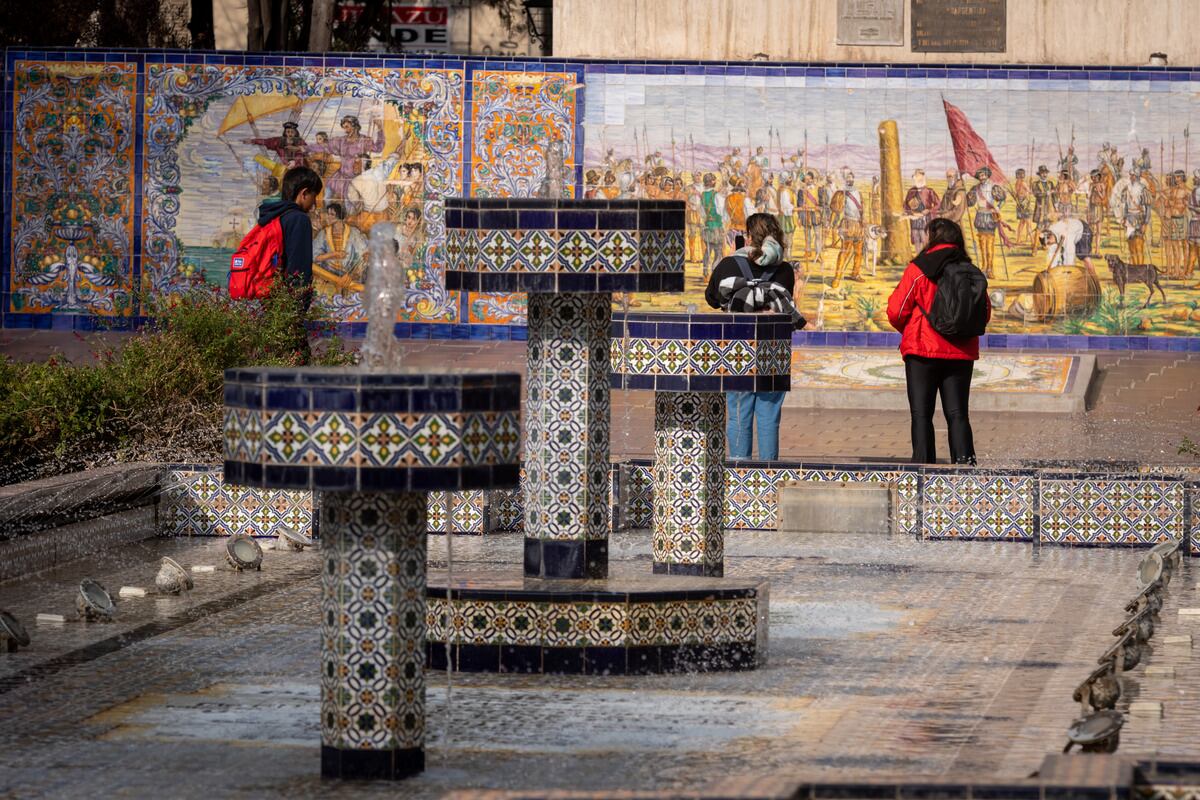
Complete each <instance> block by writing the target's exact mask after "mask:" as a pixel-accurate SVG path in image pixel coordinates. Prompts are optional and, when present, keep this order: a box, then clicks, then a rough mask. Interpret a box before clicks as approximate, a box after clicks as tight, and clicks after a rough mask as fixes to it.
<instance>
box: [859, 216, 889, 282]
mask: <svg viewBox="0 0 1200 800" xmlns="http://www.w3.org/2000/svg"><path fill="white" fill-rule="evenodd" d="M864 236H865V238H866V251H867V258H869V259H870V260H871V276H872V277H874V276H875V268H876V267H877V266H878V265H879V251H880V248H882V247H883V240H884V239H886V238H887V231H886V230H884V228H883V226H882V225H868V226H867V228H866V231H865V233H864Z"/></svg>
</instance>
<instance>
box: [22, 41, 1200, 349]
mask: <svg viewBox="0 0 1200 800" xmlns="http://www.w3.org/2000/svg"><path fill="white" fill-rule="evenodd" d="M5 73H6V76H7V82H6V85H5V109H6V113H5V117H4V120H5V122H4V137H5V143H6V144H5V154H6V158H7V159H9V161H8V163H7V164H6V168H7V169H8V174H10V175H11V176H12V179H11V181H10V182H9V183H7V184H6V185H5V189H4V208H5V220H4V225H3V234H4V252H3V256H4V262H5V266H4V269H3V271H2V273H0V274H3V287H2V288H3V297H2V303H0V309H2V310H3V325H4V326H5V327H52V326H58V327H63V326H66V327H75V328H83V329H88V328H91V327H94V326H95V325H96V324H97V322H98V321H99V320H100V319H108V320H109V321H110V324H111V321H112V320H116V321H117V322H118V323H119V322H120V321H121V320H123V319H125V318H126V317H130V316H134V317H136V313H137V308H138V306H137V301H136V299H135V297H136V294H137V292H138V290H140V289H142V288H145V289H148V290H150V291H151V292H152V293H156V294H158V295H163V294H171V293H175V292H178V291H180V290H182V289H183V288H185V287H187V286H189V285H192V284H193V283H196V282H200V281H204V282H207V283H210V284H215V285H221V284H222V283H223V282H224V279H225V274H226V272H227V265H228V260H229V255H230V252H231V250H232V247H233V245H234V244H236V241H237V240H238V239H239V238H240V236H241V234H242V233H244V232H245V230H246V229H247V227H248V226H249V225H250V224H251V223H252V222H253V220H254V218H255V208H256V206H257V205H258V203H259V202H260V201H261V200H262V199H264V198H266V197H269V196H271V195H272V194H273V193H275V192H276V191H277V190H278V186H277V184H278V180H279V176H280V174H281V173H282V170H283V169H284V168H286V167H287V166H288V165H290V164H294V163H306V164H308V165H310V166H312V167H314V168H315V169H317V170H319V171H320V172H322V173H323V174H324V176H325V179H326V183H327V189H326V192H325V194H324V196H323V197H322V199H321V206H320V208H319V209H318V210H317V211H316V212H315V213H314V222H315V229H316V236H315V239H314V252H315V253H316V254H317V257H318V262H317V266H318V271H317V280H316V283H317V288H318V289H319V294H320V298H321V299H320V302H321V305H322V307H323V308H325V309H326V311H327V312H328V314H329V315H330V316H331V317H332V318H333V319H335V320H337V321H339V322H341V323H343V324H344V326H345V332H347V333H351V334H358V333H360V332H361V323H362V321H363V319H362V305H361V302H360V297H359V295H360V293H361V286H362V279H363V276H364V270H365V267H366V260H365V247H366V234H367V232H368V231H369V229H370V227H371V225H372V224H374V223H375V222H378V221H380V220H388V221H395V222H397V223H398V224H399V225H400V226H401V227H402V228H407V233H408V234H409V235H411V236H415V237H416V238H417V239H418V241H419V242H420V247H419V248H418V250H417V254H416V256H415V257H414V259H413V264H412V265H411V267H410V270H409V275H408V277H409V294H408V303H407V306H406V308H405V310H404V312H403V314H402V317H401V320H400V321H401V328H400V333H401V335H410V336H430V337H460V338H463V337H465V338H470V337H475V338H512V337H517V336H522V335H523V330H524V328H523V322H524V315H525V306H524V300H523V298H522V296H520V295H511V294H503V295H487V294H479V293H469V294H467V295H466V296H462V295H459V294H458V293H455V292H448V291H446V290H445V289H444V286H443V283H442V280H441V278H442V272H441V270H442V266H443V264H444V256H443V253H442V249H443V243H444V227H443V213H442V206H441V198H442V197H444V196H446V195H447V194H468V195H474V196H485V195H486V196H530V195H538V194H541V193H544V192H546V191H548V187H549V186H551V185H555V184H557V183H559V182H561V183H562V185H563V187H564V188H565V189H566V190H567V194H568V195H570V196H587V197H595V198H600V197H603V198H610V199H625V198H644V199H664V198H673V199H679V200H684V201H686V202H687V203H688V208H689V215H688V229H687V236H686V245H685V249H686V254H687V283H686V291H684V292H683V293H661V294H657V295H652V296H640V297H634V298H629V302H630V304H631V307H633V308H634V310H637V308H639V307H640V308H641V309H643V310H685V309H687V308H688V307H689V306H697V307H700V308H702V307H703V299H702V288H703V284H704V275H705V271H706V269H707V266H706V265H709V266H710V265H711V263H712V261H713V259H715V258H717V257H719V256H721V255H723V254H725V253H726V252H728V250H729V248H730V247H731V245H732V241H733V237H734V236H735V235H736V234H737V233H738V231H740V230H742V229H743V227H744V224H745V222H744V221H745V218H746V216H747V215H748V214H749V213H752V212H754V211H766V212H768V213H771V214H775V215H777V216H778V217H779V218H780V222H781V224H782V226H783V228H784V230H785V232H786V234H787V238H788V239H789V241H788V242H787V249H788V251H789V257H790V258H791V260H792V262H793V265H794V268H795V270H796V274H797V278H798V282H797V287H798V288H797V299H798V301H799V302H798V304H799V306H800V309H801V310H802V311H803V312H804V314H805V316H806V317H807V318H808V319H809V322H810V325H809V329H808V331H806V332H805V333H803V334H801V335H800V336H799V340H801V341H803V342H806V343H810V344H828V345H836V346H861V345H867V344H869V342H870V341H871V340H870V338H869V337H870V336H872V335H874V337H875V344H876V346H879V345H890V344H892V343H893V342H891V340H890V339H888V340H887V341H884V340H883V339H880V338H879V337H885V338H886V336H888V335H890V334H886V331H887V330H888V329H887V327H886V321H885V320H884V319H883V315H882V309H883V301H884V300H885V299H886V294H887V292H888V290H889V289H890V287H891V286H892V285H893V284H894V283H895V281H896V279H897V277H898V275H899V273H900V270H901V269H902V265H903V261H904V259H905V258H906V257H907V254H908V253H909V252H911V250H912V248H913V247H914V246H920V244H921V242H922V237H923V236H924V227H925V223H926V222H927V220H928V219H929V218H930V217H931V216H932V215H934V214H945V215H947V216H951V217H954V218H957V219H959V220H961V221H962V222H963V224H964V227H965V229H966V231H967V234H968V245H969V248H970V249H971V251H972V254H973V255H974V257H975V259H976V261H978V262H979V263H981V264H982V265H984V266H985V267H986V268H988V269H989V270H990V272H991V273H992V281H991V289H992V293H993V299H994V301H995V305H996V315H995V318H994V321H993V325H992V329H991V330H992V332H993V334H994V335H993V337H992V338H991V339H990V340H989V345H990V346H992V347H1041V348H1045V347H1050V348H1056V347H1060V348H1068V347H1070V348H1081V347H1082V348H1089V349H1104V348H1125V347H1132V348H1155V349H1167V350H1188V349H1196V350H1200V336H1197V334H1198V333H1200V314H1198V313H1197V312H1196V311H1195V310H1194V308H1193V304H1194V303H1196V302H1200V284H1198V280H1200V276H1197V275H1196V268H1197V264H1198V263H1200V212H1197V211H1196V209H1197V208H1200V188H1197V185H1196V182H1197V177H1196V175H1195V174H1194V172H1193V170H1194V169H1195V168H1196V167H1197V166H1200V164H1196V163H1195V162H1196V161H1197V156H1198V154H1196V153H1193V152H1192V149H1193V148H1192V147H1191V142H1190V135H1189V134H1190V131H1191V129H1192V128H1195V127H1196V126H1195V125H1194V124H1193V123H1194V122H1200V108H1197V107H1196V105H1195V103H1194V102H1193V97H1194V96H1195V94H1196V92H1197V91H1200V72H1191V71H1188V70H1184V69H1136V70H1128V69H1125V70H1122V69H1088V70H1083V69H1071V68H1053V69H1051V68H1041V67H1036V66H1032V67H1030V66H1016V67H1009V68H1002V69H1001V68H986V69H985V68H972V67H969V66H954V67H945V68H943V67H934V66H928V65H925V66H919V67H915V66H914V67H886V68H885V67H879V66H871V67H867V66H862V67H854V66H846V65H841V66H829V65H820V64H792V65H774V64H772V65H767V64H761V63H754V64H735V63H724V62H722V63H708V64H705V63H699V64H696V63H683V62H637V63H620V62H566V61H556V60H543V61H514V60H508V59H492V58H487V59H478V60H455V59H437V60H434V59H385V58H377V57H370V58H347V57H344V56H330V57H319V56H303V55H300V56H274V55H259V54H244V55H243V54H212V53H201V52H186V53H183V52H135V51H128V52H122V51H111V52H110V51H98V50H92V51H55V52H47V53H40V52H28V51H18V50H14V49H8V50H6V54H5ZM884 123H887V124H884ZM891 123H894V127H893V125H892V124H891ZM881 131H882V133H881ZM881 137H882V138H881ZM976 137H977V139H976ZM971 142H974V143H975V146H968V143H971ZM979 142H982V144H981V145H980V144H979ZM984 166H986V167H987V168H988V169H989V170H990V172H991V174H990V176H988V175H984V173H982V172H980V171H979V170H980V168H981V167H984ZM1135 174H1136V176H1137V177H1134V175H1135ZM889 196H891V197H900V198H903V200H901V201H899V205H898V206H897V207H896V208H891V207H890V206H889V207H887V208H885V207H884V205H885V200H884V198H886V197H889ZM1127 264H1133V265H1135V266H1139V267H1140V265H1143V264H1150V265H1153V268H1154V269H1153V271H1149V270H1146V269H1141V268H1139V269H1136V270H1133V271H1130V270H1129V269H1126V266H1125V265H1127ZM1132 275H1137V276H1149V278H1150V280H1141V279H1138V280H1133V279H1132V278H1129V277H1127V276H1132ZM1154 278H1157V283H1155V281H1154ZM1151 287H1153V294H1151V291H1150V290H1151ZM1160 287H1161V289H1160ZM356 326H357V327H356ZM856 333H857V334H859V335H860V338H855V334H856ZM847 334H848V335H847ZM862 337H868V338H862ZM1080 337H1091V338H1090V339H1082V338H1080Z"/></svg>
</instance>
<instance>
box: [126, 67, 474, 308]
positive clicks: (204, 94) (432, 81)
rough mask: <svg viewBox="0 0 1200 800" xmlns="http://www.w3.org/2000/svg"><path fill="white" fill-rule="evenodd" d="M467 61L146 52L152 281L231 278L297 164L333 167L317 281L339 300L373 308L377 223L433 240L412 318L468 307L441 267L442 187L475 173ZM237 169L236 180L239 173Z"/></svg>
mask: <svg viewBox="0 0 1200 800" xmlns="http://www.w3.org/2000/svg"><path fill="white" fill-rule="evenodd" d="M463 79H464V75H463V71H462V70H426V69H414V68H402V69H392V70H389V69H380V68H374V67H360V68H349V67H324V68H322V67H309V66H304V67H294V68H282V67H277V66H250V65H217V64H171V63H166V64H148V65H146V94H145V98H146V111H145V120H144V125H145V130H146V140H147V148H146V154H145V168H144V171H145V175H144V178H143V193H144V200H143V206H142V208H143V212H142V236H143V242H144V248H145V256H144V262H143V283H144V284H145V285H146V286H147V287H148V288H149V289H150V290H151V291H153V292H155V293H158V294H169V293H171V292H175V291H179V290H181V289H183V288H185V287H187V286H188V285H190V284H193V283H195V282H197V281H204V282H208V283H213V284H215V285H218V286H222V285H224V283H225V281H226V278H227V276H228V270H229V257H230V253H231V251H232V250H233V249H234V248H235V247H236V246H237V243H238V242H239V241H240V240H241V237H242V236H243V235H244V234H245V232H246V231H247V230H248V229H249V228H250V227H251V226H252V225H253V224H254V222H255V220H256V218H257V207H258V205H259V203H260V202H261V201H262V200H264V199H268V198H270V197H272V196H275V195H278V192H279V181H280V179H281V178H282V176H283V173H284V171H285V170H286V169H287V168H288V167H291V166H297V165H307V166H310V167H312V168H313V169H315V170H316V171H317V172H318V173H320V174H321V175H322V178H323V179H324V181H325V190H324V191H323V193H322V195H321V197H320V199H319V201H318V208H317V209H316V211H315V212H314V214H313V216H314V221H315V224H314V233H315V238H314V240H313V255H314V268H313V272H314V286H315V288H316V290H317V294H318V297H319V302H320V303H321V305H322V306H323V307H324V308H325V309H326V311H327V312H328V314H329V315H330V316H331V317H332V318H333V319H336V320H339V321H343V322H352V321H362V320H364V319H365V317H364V316H363V312H362V298H361V294H362V288H363V280H364V277H365V270H366V267H367V256H368V252H367V238H366V237H367V234H368V233H369V231H370V229H371V227H372V226H373V225H374V224H375V223H376V222H380V221H391V222H395V223H397V224H399V225H400V227H401V228H402V229H403V230H404V231H405V232H406V233H408V234H410V235H413V236H416V237H417V239H418V241H419V245H418V247H417V249H416V256H415V258H414V262H413V264H412V265H410V268H409V271H408V286H407V299H406V303H405V310H404V312H403V315H402V316H403V318H404V319H406V320H420V321H447V322H449V321H454V320H456V319H457V317H458V314H457V298H455V297H453V296H451V294H450V293H448V292H447V291H446V290H445V287H444V284H443V281H442V280H441V265H440V261H439V248H440V246H441V243H442V241H443V239H444V237H445V232H444V229H443V227H442V214H441V198H442V197H443V196H445V195H446V194H453V193H457V192H458V191H459V187H460V186H461V184H462V149H461V148H462V127H463ZM231 177H232V180H230V179H229V178H231Z"/></svg>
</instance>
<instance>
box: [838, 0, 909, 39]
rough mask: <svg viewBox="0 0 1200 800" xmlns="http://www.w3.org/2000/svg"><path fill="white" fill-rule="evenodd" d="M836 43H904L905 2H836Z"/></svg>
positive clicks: (889, 0) (885, 0)
mask: <svg viewBox="0 0 1200 800" xmlns="http://www.w3.org/2000/svg"><path fill="white" fill-rule="evenodd" d="M837 43H838V44H845V45H902V44H904V0H838V25H837Z"/></svg>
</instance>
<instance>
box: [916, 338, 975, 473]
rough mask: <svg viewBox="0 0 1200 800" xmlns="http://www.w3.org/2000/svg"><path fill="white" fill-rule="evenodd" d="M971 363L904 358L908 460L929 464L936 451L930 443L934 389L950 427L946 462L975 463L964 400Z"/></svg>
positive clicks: (968, 390) (954, 360)
mask: <svg viewBox="0 0 1200 800" xmlns="http://www.w3.org/2000/svg"><path fill="white" fill-rule="evenodd" d="M974 370H975V362H974V361H967V360H963V359H951V358H924V357H922V356H912V355H910V356H905V357H904V377H905V378H906V379H907V381H908V408H909V411H910V412H911V413H912V447H913V454H912V460H913V463H914V464H933V463H935V462H936V461H937V452H936V450H935V448H934V444H933V408H934V402H935V401H936V400H937V396H938V392H941V394H942V413H943V414H945V415H946V425H947V426H948V427H949V429H950V461H951V462H953V463H955V464H974V463H975V441H974V439H973V437H972V436H971V420H970V418H969V417H968V416H967V402H968V400H969V399H970V395H971V373H972V372H974Z"/></svg>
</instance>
